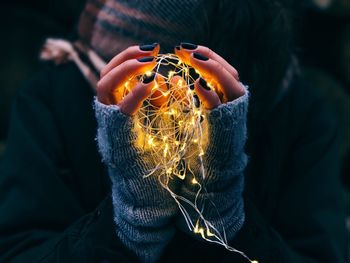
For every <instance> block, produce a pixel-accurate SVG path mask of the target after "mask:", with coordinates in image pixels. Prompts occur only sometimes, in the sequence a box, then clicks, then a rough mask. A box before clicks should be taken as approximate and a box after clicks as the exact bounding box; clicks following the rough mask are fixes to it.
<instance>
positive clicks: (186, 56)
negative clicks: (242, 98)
mask: <svg viewBox="0 0 350 263" xmlns="http://www.w3.org/2000/svg"><path fill="white" fill-rule="evenodd" d="M179 47H180V49H178V50H177V55H178V56H179V57H182V60H183V61H184V62H188V63H191V62H190V56H191V54H192V53H194V52H196V53H200V54H202V55H204V56H206V57H208V58H210V59H212V60H215V61H217V62H219V63H220V64H221V65H223V66H224V68H225V69H226V70H227V71H228V72H229V73H230V74H231V75H232V76H233V77H234V78H235V79H236V80H239V74H238V71H237V70H236V69H235V68H234V67H232V66H231V65H230V64H229V63H228V62H227V61H226V60H225V59H224V58H222V57H221V56H220V55H218V54H217V53H215V52H214V51H212V50H211V49H210V48H208V47H205V46H198V45H194V44H191V43H181V45H180V46H179Z"/></svg>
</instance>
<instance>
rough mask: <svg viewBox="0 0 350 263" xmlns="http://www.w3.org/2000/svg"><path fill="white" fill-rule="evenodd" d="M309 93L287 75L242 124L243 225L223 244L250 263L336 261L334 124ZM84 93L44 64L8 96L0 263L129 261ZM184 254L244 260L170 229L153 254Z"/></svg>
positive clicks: (342, 247)
mask: <svg viewBox="0 0 350 263" xmlns="http://www.w3.org/2000/svg"><path fill="white" fill-rule="evenodd" d="M317 94H318V93H317V89H314V88H312V87H310V86H308V85H306V84H305V83H304V82H303V81H302V80H300V79H295V80H294V81H293V83H292V84H291V88H290V89H289V90H288V92H287V93H286V94H285V96H283V98H282V99H281V100H280V101H279V102H278V103H276V104H275V106H274V108H273V110H272V111H271V112H270V113H269V114H268V115H266V116H265V118H264V119H261V120H259V123H256V124H255V125H254V127H256V128H255V129H249V127H250V124H249V121H248V140H247V148H246V152H247V155H248V156H249V162H248V165H247V168H246V170H245V172H244V178H245V188H244V193H243V200H244V210H245V221H244V224H243V226H242V228H241V229H240V230H239V232H238V233H237V234H236V235H235V236H234V237H233V238H232V240H228V241H229V244H230V245H232V246H233V247H235V248H237V249H239V250H241V251H244V252H245V253H246V254H247V255H248V256H249V257H251V258H252V259H256V260H259V262H270V263H274V262H288V263H289V262H291V263H295V262H300V263H310V262H312V263H315V262H319V263H320V262H332V263H333V262H340V263H342V262H347V260H348V259H347V258H346V241H347V234H346V229H345V215H344V211H343V207H342V203H341V200H342V198H341V192H340V190H339V189H341V186H340V182H339V178H338V174H339V158H338V154H339V151H338V140H337V126H336V123H335V121H334V116H333V115H332V114H331V112H330V111H329V109H328V108H327V107H326V106H325V104H324V101H323V100H322V99H321V98H320V97H319V96H318V95H317ZM94 95H95V94H94V92H93V90H92V89H91V88H90V86H89V83H88V82H87V81H86V80H85V78H84V77H83V76H82V75H81V73H80V71H79V69H78V68H77V67H76V65H74V64H73V63H68V64H65V65H60V66H55V65H53V64H51V63H45V64H44V65H43V70H42V71H41V72H40V73H38V74H37V75H36V76H34V77H33V78H32V80H31V81H29V82H28V83H27V84H26V85H25V86H24V87H23V88H22V89H21V90H20V91H19V93H18V95H17V98H16V101H15V103H14V105H13V111H12V121H11V128H10V131H9V137H8V147H7V149H6V153H5V155H4V157H3V159H2V162H1V164H0V200H1V202H0V262H11V263H17V262H19V263H22V262H75V263H76V262H99V263H100V262H108V261H109V262H135V261H137V257H136V256H135V253H133V252H132V251H130V250H129V249H127V248H126V247H125V244H124V243H123V242H122V241H121V239H120V238H119V237H118V236H117V235H116V233H115V222H114V220H113V218H114V214H113V202H112V198H111V192H110V189H111V182H110V179H109V176H108V171H107V169H106V167H105V166H104V165H103V164H102V162H101V157H100V155H99V153H98V150H97V144H96V141H95V136H96V130H97V123H96V119H95V114H94V111H93V109H92V107H91V106H92V103H93V97H94ZM248 117H249V113H248ZM249 119H251V118H250V117H249V118H248V120H249ZM196 261H201V262H246V260H245V259H243V258H242V257H241V256H240V255H236V254H235V253H231V252H228V251H226V250H225V249H224V248H223V247H221V246H216V245H213V244H208V243H206V242H202V241H200V240H197V239H195V238H193V237H192V236H191V235H188V234H187V233H184V232H183V231H179V230H176V232H175V235H174V237H173V238H172V239H171V240H170V243H169V244H168V245H167V246H166V247H165V249H164V251H163V253H162V256H161V257H160V259H159V262H196Z"/></svg>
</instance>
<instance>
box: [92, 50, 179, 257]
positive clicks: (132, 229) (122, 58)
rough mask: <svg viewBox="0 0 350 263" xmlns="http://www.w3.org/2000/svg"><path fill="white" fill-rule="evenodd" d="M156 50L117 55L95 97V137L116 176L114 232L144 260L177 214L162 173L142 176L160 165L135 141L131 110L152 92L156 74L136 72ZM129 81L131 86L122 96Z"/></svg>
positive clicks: (161, 243)
mask: <svg viewBox="0 0 350 263" xmlns="http://www.w3.org/2000/svg"><path fill="white" fill-rule="evenodd" d="M158 51H159V46H158V45H157V46H155V47H154V50H153V51H148V52H145V51H142V50H140V48H139V47H137V46H134V47H130V48H128V49H127V50H125V51H123V52H122V53H120V54H119V55H117V56H116V57H115V58H113V59H112V61H111V62H109V63H108V64H107V66H106V67H105V68H104V69H103V70H102V72H101V80H100V81H99V83H98V88H97V100H96V101H95V113H96V118H97V122H98V131H97V141H98V145H99V150H100V153H101V155H102V159H103V162H104V163H105V164H106V165H107V166H108V168H109V169H108V170H109V176H110V179H111V182H112V200H113V209H114V221H115V223H116V233H117V236H118V237H119V239H120V240H121V242H122V243H123V244H124V245H125V246H126V247H128V248H129V249H130V250H131V251H133V252H134V253H135V254H136V256H137V257H138V258H139V259H140V260H141V261H143V262H154V261H155V260H156V259H157V258H158V257H160V255H161V253H162V251H163V249H164V247H165V246H166V245H167V243H168V242H169V241H170V240H171V238H172V236H173V235H174V232H175V228H174V226H173V225H171V222H172V219H173V218H174V217H175V215H176V214H177V205H176V203H175V201H174V200H173V198H172V197H171V195H170V194H169V192H167V190H166V189H164V188H163V187H162V186H161V184H160V182H159V177H160V176H161V174H160V173H157V172H156V173H155V174H153V175H150V176H147V177H144V176H145V175H147V174H149V172H150V170H152V169H153V168H154V167H156V164H154V163H153V158H152V156H150V154H151V153H150V152H147V151H142V150H141V149H139V147H137V146H136V145H135V143H134V142H135V140H136V137H137V134H135V133H134V131H133V125H134V123H133V118H132V115H134V114H135V113H136V112H137V111H138V109H139V108H140V106H141V105H142V102H143V100H145V99H146V98H147V97H148V96H150V95H151V90H152V86H153V85H152V83H153V81H154V79H155V78H156V76H155V75H154V74H153V75H151V76H149V77H146V78H144V79H143V83H140V82H138V81H137V80H135V78H134V77H135V76H137V75H140V74H144V73H145V72H146V71H147V70H152V69H153V68H154V66H155V64H156V61H155V59H154V57H153V56H155V55H156V54H157V53H158ZM145 56H146V57H145ZM140 60H141V61H140ZM145 60H146V61H145ZM127 81H129V82H130V83H129V84H130V87H131V88H130V90H129V91H128V92H127V95H126V96H125V97H124V98H123V92H124V90H123V89H124V85H125V83H126V82H127ZM157 81H159V80H158V77H157ZM151 96H152V95H151ZM168 186H169V187H172V186H170V185H168Z"/></svg>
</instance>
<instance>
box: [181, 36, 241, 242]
mask: <svg viewBox="0 0 350 263" xmlns="http://www.w3.org/2000/svg"><path fill="white" fill-rule="evenodd" d="M175 52H176V54H177V55H178V56H179V57H180V59H181V60H182V61H183V62H184V63H187V64H190V65H191V66H192V67H193V68H195V69H196V70H197V71H199V73H200V75H201V76H202V78H199V79H197V80H196V82H195V91H196V93H197V95H198V97H199V98H200V100H201V102H202V103H203V105H204V107H205V108H206V109H208V110H209V111H207V114H206V118H207V120H208V127H209V130H208V137H209V138H208V144H207V145H206V149H205V151H204V152H205V154H204V155H203V156H202V158H201V159H200V158H196V157H195V156H194V158H191V159H189V160H188V162H189V166H190V167H191V168H193V169H192V172H193V174H194V176H195V178H196V181H197V182H199V183H200V184H201V185H202V186H203V185H205V190H203V191H200V192H198V190H199V189H200V188H199V186H198V185H197V184H193V183H192V177H189V176H187V177H186V179H185V182H184V184H183V185H182V188H181V195H182V196H183V197H185V198H187V199H188V200H191V201H192V202H194V200H196V204H197V205H198V207H199V210H201V211H203V216H204V217H205V218H206V219H207V220H209V222H210V223H211V224H212V225H213V226H214V227H215V228H216V229H217V230H218V231H219V232H220V233H221V234H222V233H223V229H222V227H225V231H226V236H227V239H228V240H231V239H232V238H233V237H234V236H235V234H236V233H237V231H238V230H239V229H240V228H241V227H242V225H243V222H244V207H243V197H242V192H243V182H244V173H243V172H244V168H245V166H246V163H247V156H246V155H245V153H244V145H245V141H246V114H247V107H248V91H246V90H245V87H244V86H243V85H242V84H241V83H240V82H239V78H238V73H237V71H236V70H235V69H234V68H233V67H232V66H231V65H230V64H229V63H228V62H227V61H225V60H224V59H223V58H222V57H220V56H219V55H217V54H216V53H214V52H213V51H211V50H210V49H209V48H207V47H203V46H196V45H192V44H188V43H186V44H182V45H181V46H180V47H177V48H176V49H175ZM207 83H210V85H209V84H207ZM209 86H213V89H211V88H209ZM201 161H203V168H204V169H203V170H202V169H201V165H199V162H201ZM202 171H204V173H205V174H204V178H203V175H202ZM212 204H214V205H212ZM185 206H186V204H185ZM187 208H188V214H189V216H190V218H191V220H192V223H193V224H195V223H196V221H197V220H198V217H199V215H198V213H197V212H196V211H195V210H194V209H191V207H187ZM184 224H185V222H184V220H183V218H182V217H180V218H179V221H178V225H179V226H180V229H183V230H185V231H186V226H185V225H184ZM200 224H201V226H203V225H205V224H204V223H203V222H200ZM210 230H211V231H213V229H210Z"/></svg>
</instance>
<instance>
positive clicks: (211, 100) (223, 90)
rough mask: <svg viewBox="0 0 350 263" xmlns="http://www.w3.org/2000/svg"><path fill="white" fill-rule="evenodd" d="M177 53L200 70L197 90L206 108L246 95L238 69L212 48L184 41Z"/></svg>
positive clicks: (176, 50)
mask: <svg viewBox="0 0 350 263" xmlns="http://www.w3.org/2000/svg"><path fill="white" fill-rule="evenodd" d="M175 54H177V55H178V56H179V57H180V59H181V60H182V61H183V62H184V63H186V64H189V65H191V66H192V67H193V68H195V69H196V70H198V71H199V72H200V74H201V76H202V78H199V79H197V80H196V82H195V91H196V93H197V95H198V97H199V99H200V100H201V101H202V103H203V104H204V107H205V108H207V109H209V110H211V109H214V108H216V107H217V106H219V105H220V104H222V103H227V102H230V101H233V100H235V99H237V98H238V97H241V96H242V95H244V93H245V89H244V87H243V86H242V84H241V83H240V82H239V76H238V72H237V70H236V69H235V68H234V67H232V66H231V65H230V64H229V63H228V62H227V61H226V60H225V59H223V58H222V57H220V56H219V55H218V54H216V53H215V52H214V51H212V50H211V49H209V48H207V47H204V46H197V45H193V44H190V43H182V44H181V45H180V46H177V48H175ZM207 83H211V86H213V88H214V90H212V89H210V88H209V86H208V84H207Z"/></svg>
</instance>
